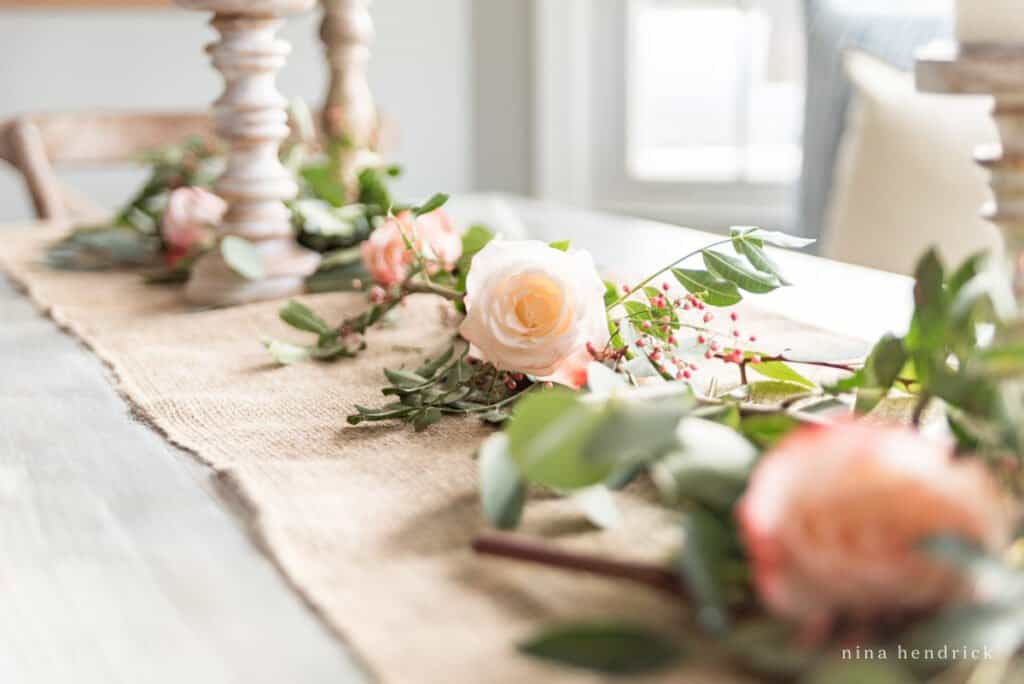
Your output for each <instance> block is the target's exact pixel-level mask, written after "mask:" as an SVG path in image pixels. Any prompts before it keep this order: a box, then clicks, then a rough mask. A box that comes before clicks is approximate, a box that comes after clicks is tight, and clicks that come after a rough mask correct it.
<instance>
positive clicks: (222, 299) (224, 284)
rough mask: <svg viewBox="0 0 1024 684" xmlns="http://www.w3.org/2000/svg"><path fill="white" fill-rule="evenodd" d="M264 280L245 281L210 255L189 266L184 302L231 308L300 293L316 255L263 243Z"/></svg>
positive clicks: (260, 245) (313, 268)
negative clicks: (190, 267) (189, 275)
mask: <svg viewBox="0 0 1024 684" xmlns="http://www.w3.org/2000/svg"><path fill="white" fill-rule="evenodd" d="M256 247H257V249H259V250H260V252H261V253H263V257H264V258H263V266H264V277H262V278H259V279H257V280H249V279H247V278H245V277H243V276H242V275H240V274H238V273H237V272H235V271H234V270H233V269H232V268H231V267H230V266H229V265H228V264H227V263H226V262H225V261H224V258H223V257H222V256H221V255H220V253H219V252H211V253H210V254H207V255H205V256H203V257H201V258H200V259H199V260H198V261H197V262H196V263H195V265H194V266H193V268H192V274H191V277H190V278H189V281H188V285H187V286H186V287H185V299H186V300H187V301H188V302H189V303H190V304H194V305H196V306H235V305H238V304H247V303H249V302H256V301H263V300H268V299H283V298H285V297H293V296H295V295H298V294H302V293H303V292H304V291H305V289H306V278H307V277H308V276H310V275H312V274H313V272H314V271H316V269H317V266H318V265H319V263H320V255H319V254H317V253H316V252H311V251H309V250H308V249H305V248H303V247H300V246H299V245H297V244H288V243H280V242H274V241H272V242H263V243H258V244H257V245H256Z"/></svg>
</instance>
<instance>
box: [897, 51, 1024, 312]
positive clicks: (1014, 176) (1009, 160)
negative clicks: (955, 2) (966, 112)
mask: <svg viewBox="0 0 1024 684" xmlns="http://www.w3.org/2000/svg"><path fill="white" fill-rule="evenodd" d="M916 76H917V88H918V90H920V91H921V92H925V93H948V94H960V95H967V94H970V95H992V96H993V97H994V98H995V107H994V109H993V114H992V115H993V117H994V118H995V121H996V125H997V126H998V129H999V137H1000V140H1001V142H1002V144H1001V145H1000V144H996V145H983V146H980V147H979V148H978V149H977V150H976V152H975V161H977V163H978V164H980V165H981V166H982V167H984V168H985V169H987V170H988V171H989V172H990V173H991V179H990V185H991V187H992V191H993V193H994V195H995V201H994V202H992V203H990V204H989V205H987V206H985V207H983V209H982V216H983V217H984V218H986V219H988V220H989V221H991V222H992V223H994V224H995V225H996V226H997V227H998V228H999V230H1000V232H1001V233H1002V236H1003V239H1004V243H1005V250H1006V264H1007V271H1008V276H1009V278H1010V279H1011V282H1012V284H1013V291H1014V295H1015V297H1016V300H1017V308H1018V311H1024V308H1022V306H1024V45H992V44H984V45H982V44H978V45H957V44H955V43H947V42H943V43H933V44H931V45H929V46H927V47H926V48H924V49H923V50H921V51H920V53H919V54H918V59H917V68H916Z"/></svg>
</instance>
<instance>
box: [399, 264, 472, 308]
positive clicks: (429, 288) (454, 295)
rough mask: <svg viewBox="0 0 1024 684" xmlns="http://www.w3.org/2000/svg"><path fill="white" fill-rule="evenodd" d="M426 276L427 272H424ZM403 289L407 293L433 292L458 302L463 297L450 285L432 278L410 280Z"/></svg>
mask: <svg viewBox="0 0 1024 684" xmlns="http://www.w3.org/2000/svg"><path fill="white" fill-rule="evenodd" d="M423 274H424V276H426V272H425V271H424V272H423ZM403 290H404V291H405V292H406V293H407V294H433V295H437V296H439V297H444V298H445V299H447V300H448V301H451V302H457V301H458V300H460V299H462V295H461V294H460V293H458V292H456V291H455V290H453V289H451V288H450V287H445V286H443V285H438V284H437V283H434V282H432V281H430V280H428V281H427V282H409V283H408V284H406V285H405V286H404V287H403Z"/></svg>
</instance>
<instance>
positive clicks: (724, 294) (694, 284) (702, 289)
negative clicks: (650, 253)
mask: <svg viewBox="0 0 1024 684" xmlns="http://www.w3.org/2000/svg"><path fill="white" fill-rule="evenodd" d="M672 275H674V276H675V277H676V280H678V281H679V284H680V285H682V286H683V287H684V288H686V290H687V292H689V293H690V294H694V295H696V296H698V297H700V298H701V299H702V300H703V301H704V303H705V304H707V305H708V306H718V307H725V306H733V305H734V304H739V303H740V302H741V301H742V300H743V295H741V294H740V291H739V290H738V289H737V288H736V285H734V284H733V283H731V282H729V281H728V280H723V279H722V278H719V277H717V276H715V275H712V274H711V273H708V272H707V271H696V270H686V269H681V268H676V269H672Z"/></svg>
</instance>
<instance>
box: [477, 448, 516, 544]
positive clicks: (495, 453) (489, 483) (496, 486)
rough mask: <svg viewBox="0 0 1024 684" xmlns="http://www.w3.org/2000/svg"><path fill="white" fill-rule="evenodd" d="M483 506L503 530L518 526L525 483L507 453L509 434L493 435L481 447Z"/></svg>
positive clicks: (490, 517) (488, 515) (481, 498)
mask: <svg viewBox="0 0 1024 684" xmlns="http://www.w3.org/2000/svg"><path fill="white" fill-rule="evenodd" d="M479 465H480V507H481V508H482V509H483V512H484V516H485V517H486V518H487V521H488V522H489V523H490V524H491V525H493V526H494V527H496V528H498V529H500V530H511V529H515V528H516V527H518V526H519V521H520V519H521V518H522V514H523V505H524V504H525V502H526V483H524V482H523V478H522V475H521V474H520V472H519V468H518V466H516V464H515V463H514V462H513V461H512V459H511V457H510V456H509V453H508V435H506V434H504V433H498V434H495V435H491V436H490V437H489V438H488V439H487V440H486V441H485V442H484V443H483V445H482V446H481V447H480V461H479Z"/></svg>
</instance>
